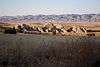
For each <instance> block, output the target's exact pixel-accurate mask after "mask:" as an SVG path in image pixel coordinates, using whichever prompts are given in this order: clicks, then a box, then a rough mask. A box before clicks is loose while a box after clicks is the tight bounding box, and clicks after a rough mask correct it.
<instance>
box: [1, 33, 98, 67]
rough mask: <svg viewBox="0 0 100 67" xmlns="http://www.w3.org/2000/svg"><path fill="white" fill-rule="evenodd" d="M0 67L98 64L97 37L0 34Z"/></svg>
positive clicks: (62, 66)
mask: <svg viewBox="0 0 100 67" xmlns="http://www.w3.org/2000/svg"><path fill="white" fill-rule="evenodd" d="M0 67H100V37H81V36H80V37H79V36H78V37H76V36H57V35H55V36H52V35H49V36H48V35H34V34H0Z"/></svg>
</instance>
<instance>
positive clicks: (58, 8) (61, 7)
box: [0, 0, 100, 16]
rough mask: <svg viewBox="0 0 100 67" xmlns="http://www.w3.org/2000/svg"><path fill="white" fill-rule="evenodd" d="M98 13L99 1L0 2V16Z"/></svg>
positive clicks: (9, 0)
mask: <svg viewBox="0 0 100 67" xmlns="http://www.w3.org/2000/svg"><path fill="white" fill-rule="evenodd" d="M98 13H100V0H0V16H16V15H39V14H43V15H52V14H55V15H60V14H98Z"/></svg>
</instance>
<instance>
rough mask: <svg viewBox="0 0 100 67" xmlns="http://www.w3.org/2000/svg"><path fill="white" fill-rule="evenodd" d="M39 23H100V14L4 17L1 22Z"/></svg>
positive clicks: (0, 18) (0, 19)
mask: <svg viewBox="0 0 100 67" xmlns="http://www.w3.org/2000/svg"><path fill="white" fill-rule="evenodd" d="M30 20H31V21H37V22H44V21H45V22H48V21H56V22H100V14H81V15H80V14H63V15H27V16H2V17H0V22H10V21H21V22H27V21H30Z"/></svg>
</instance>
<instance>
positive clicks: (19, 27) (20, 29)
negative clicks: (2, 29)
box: [17, 25, 23, 33]
mask: <svg viewBox="0 0 100 67" xmlns="http://www.w3.org/2000/svg"><path fill="white" fill-rule="evenodd" d="M17 31H18V32H19V33H23V28H22V27H21V25H18V29H17Z"/></svg>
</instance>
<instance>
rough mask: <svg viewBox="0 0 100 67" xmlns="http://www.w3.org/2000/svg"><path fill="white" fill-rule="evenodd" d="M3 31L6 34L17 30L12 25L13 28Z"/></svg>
mask: <svg viewBox="0 0 100 67" xmlns="http://www.w3.org/2000/svg"><path fill="white" fill-rule="evenodd" d="M4 33H6V34H16V33H17V32H16V29H15V27H13V28H7V29H5V31H4Z"/></svg>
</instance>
